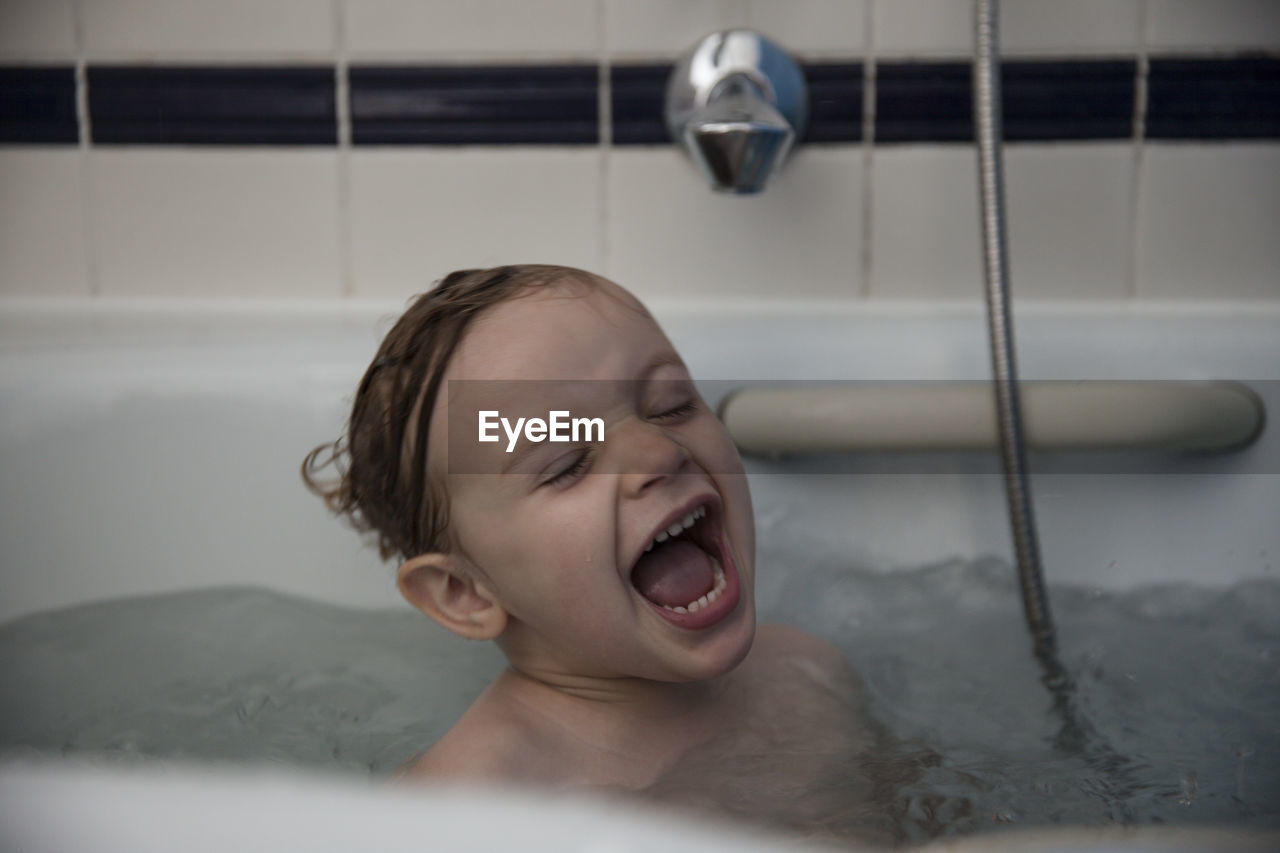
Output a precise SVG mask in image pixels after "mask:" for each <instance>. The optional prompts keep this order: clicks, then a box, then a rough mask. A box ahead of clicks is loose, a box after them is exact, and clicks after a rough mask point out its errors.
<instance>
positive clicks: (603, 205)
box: [596, 0, 614, 277]
mask: <svg viewBox="0 0 1280 853" xmlns="http://www.w3.org/2000/svg"><path fill="white" fill-rule="evenodd" d="M608 5H609V4H608V2H607V0H596V50H597V66H596V67H597V72H596V112H597V118H596V121H597V127H598V130H597V134H598V135H599V137H600V138H599V140H598V143H599V158H598V166H599V170H598V173H597V176H596V224H597V227H598V228H599V232H598V234H597V235H596V266H597V268H598V269H599V270H600V274H601V275H604V276H606V277H611V276H612V275H613V274H614V271H613V259H612V258H611V257H610V250H611V248H612V246H611V245H610V237H609V223H610V215H609V213H610V211H609V201H610V197H611V194H610V192H609V174H610V168H611V166H612V160H613V157H612V154H613V62H612V57H611V56H610V53H609V48H610V45H609V27H608V18H607V16H608Z"/></svg>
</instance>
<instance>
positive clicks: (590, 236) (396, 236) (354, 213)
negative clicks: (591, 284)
mask: <svg viewBox="0 0 1280 853" xmlns="http://www.w3.org/2000/svg"><path fill="white" fill-rule="evenodd" d="M599 156H600V155H599V153H598V151H597V149H596V148H594V147H583V148H541V147H530V148H524V149H511V148H484V147H460V148H419V149H409V150H405V149H395V148H385V149H370V150H359V149H357V150H356V151H353V152H352V154H351V244H352V259H351V264H352V270H353V277H354V280H355V291H356V294H357V295H358V296H362V297H374V298H393V299H404V298H407V297H408V296H410V295H412V294H415V293H420V292H422V291H423V290H426V289H427V287H428V286H429V285H430V284H431V282H433V281H435V280H436V279H438V278H440V277H441V276H443V275H445V274H447V273H449V272H451V271H453V270H456V269H464V268H469V267H489V266H497V265H500V264H512V263H553V264H566V265H568V266H578V267H584V268H586V269H590V270H593V271H599V269H600V266H601V265H600V258H599V245H600V230H599V229H600V224H599V223H600V216H599V211H598V208H599V203H598V199H599V191H598V189H599V175H600V160H599Z"/></svg>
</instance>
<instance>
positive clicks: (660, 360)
mask: <svg viewBox="0 0 1280 853" xmlns="http://www.w3.org/2000/svg"><path fill="white" fill-rule="evenodd" d="M663 367H678V368H680V369H681V370H683V371H684V372H685V373H688V372H689V367H688V365H686V364H685V363H684V360H683V359H682V358H680V356H679V355H677V354H676V352H675V350H668V351H666V352H664V353H659V354H658V356H657V357H656V358H654V359H653V360H652V361H650V362H649V364H648V365H646V366H645V368H644V370H642V371H640V377H641V378H642V379H647V378H649V376H651V375H652V374H654V373H656V372H657V371H658V370H659V369H661V368H663Z"/></svg>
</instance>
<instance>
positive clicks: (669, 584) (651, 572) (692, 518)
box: [631, 501, 738, 628]
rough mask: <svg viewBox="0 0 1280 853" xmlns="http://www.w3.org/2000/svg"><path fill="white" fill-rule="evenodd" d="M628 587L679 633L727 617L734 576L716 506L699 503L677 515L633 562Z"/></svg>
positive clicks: (735, 600) (733, 596)
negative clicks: (680, 630)
mask: <svg viewBox="0 0 1280 853" xmlns="http://www.w3.org/2000/svg"><path fill="white" fill-rule="evenodd" d="M631 585H632V586H633V587H635V589H636V591H637V592H638V593H640V596H641V597H642V598H644V599H645V601H647V602H648V603H649V604H650V605H652V607H653V608H654V610H655V611H657V613H658V614H659V615H661V616H662V617H663V618H665V619H666V620H667V621H669V622H672V623H673V624H676V625H679V626H680V627H683V628H705V627H708V626H710V625H713V624H715V623H717V622H719V621H720V620H721V619H723V618H724V617H725V616H727V615H728V614H729V613H730V612H731V611H732V610H733V609H734V607H735V606H736V605H737V603H738V577H737V570H736V567H735V566H734V565H733V560H732V558H731V557H730V556H729V549H728V547H727V546H726V543H725V536H724V525H723V524H722V520H721V513H720V509H719V506H718V504H716V503H714V502H712V501H703V502H701V503H696V504H694V505H693V506H691V507H690V508H688V509H686V510H684V511H683V513H677V514H676V515H675V516H674V517H673V518H672V520H670V521H669V522H668V523H667V524H666V526H664V527H663V528H662V529H660V530H659V531H658V532H657V533H656V534H655V535H654V536H653V537H652V538H651V539H650V540H649V543H648V545H647V546H646V547H645V550H644V553H643V554H641V555H640V557H639V559H638V560H636V563H635V565H634V566H633V567H632V569H631Z"/></svg>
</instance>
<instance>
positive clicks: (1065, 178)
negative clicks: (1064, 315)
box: [871, 144, 1133, 300]
mask: <svg viewBox="0 0 1280 853" xmlns="http://www.w3.org/2000/svg"><path fill="white" fill-rule="evenodd" d="M1004 161H1005V204H1006V222H1007V234H1006V239H1007V247H1008V252H1009V283H1010V288H1011V291H1012V293H1013V295H1014V297H1015V298H1019V297H1021V298H1031V299H1120V298H1124V297H1125V296H1127V295H1128V280H1129V258H1130V246H1131V240H1132V230H1133V229H1132V221H1133V215H1132V203H1131V201H1130V199H1131V189H1132V175H1133V154H1132V149H1131V148H1130V147H1129V146H1127V145H1118V144H1092V145H1084V144H1077V145H1007V146H1005V149H1004ZM873 173H874V188H873V196H872V197H873V211H874V221H873V229H872V234H873V237H872V252H871V266H872V288H871V292H872V296H874V297H883V298H920V297H936V298H948V299H950V298H955V299H969V298H973V299H976V300H980V299H981V298H982V294H983V281H984V278H983V276H984V270H983V266H982V248H981V242H980V241H981V239H982V237H981V225H980V223H981V220H980V211H979V206H978V184H977V181H978V178H977V155H976V153H975V152H974V150H973V148H972V147H970V146H946V147H942V146H930V147H925V146H904V147H883V148H880V149H877V150H876V153H875V160H874V166H873Z"/></svg>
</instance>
